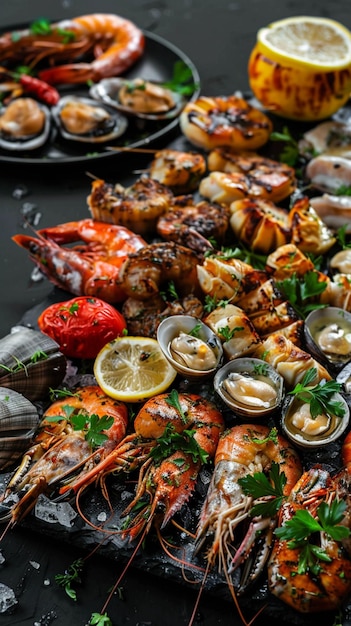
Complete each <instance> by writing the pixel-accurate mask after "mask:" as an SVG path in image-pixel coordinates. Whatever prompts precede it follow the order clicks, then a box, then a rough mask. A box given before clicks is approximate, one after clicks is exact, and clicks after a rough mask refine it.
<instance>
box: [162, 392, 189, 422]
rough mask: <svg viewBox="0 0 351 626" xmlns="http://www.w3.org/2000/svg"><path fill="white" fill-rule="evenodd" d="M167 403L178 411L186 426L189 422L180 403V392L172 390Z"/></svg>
mask: <svg viewBox="0 0 351 626" xmlns="http://www.w3.org/2000/svg"><path fill="white" fill-rule="evenodd" d="M166 402H167V404H169V406H173V407H174V408H175V409H177V411H178V413H179V415H180V417H181V420H182V422H184V424H186V423H187V422H188V419H187V416H186V414H185V413H184V411H183V409H182V407H181V404H180V401H179V394H178V391H177V390H176V389H172V391H171V392H170V393H169V394H168V397H167V398H166Z"/></svg>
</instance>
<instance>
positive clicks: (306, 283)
mask: <svg viewBox="0 0 351 626" xmlns="http://www.w3.org/2000/svg"><path fill="white" fill-rule="evenodd" d="M276 285H277V288H278V289H279V290H280V291H281V292H282V293H283V295H284V296H285V297H286V299H287V300H288V301H289V302H290V304H291V305H292V307H293V308H294V309H295V311H296V313H297V314H298V315H299V316H300V317H301V318H302V319H305V317H306V316H307V315H308V313H309V312H310V311H314V310H315V309H322V308H325V307H326V305H325V304H320V303H319V302H315V301H313V298H315V297H317V296H320V294H321V293H323V291H324V290H325V289H326V287H327V283H326V281H324V280H320V276H319V273H318V272H315V271H314V270H310V271H309V272H306V274H304V275H303V276H302V277H301V278H300V277H298V276H297V274H296V273H294V274H292V276H290V277H289V278H286V279H285V280H281V281H277V283H276Z"/></svg>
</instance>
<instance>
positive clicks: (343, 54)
mask: <svg viewBox="0 0 351 626" xmlns="http://www.w3.org/2000/svg"><path fill="white" fill-rule="evenodd" d="M257 42H258V43H259V46H260V49H261V50H262V52H265V53H266V54H269V57H270V58H271V59H273V60H275V61H277V62H279V63H286V62H289V64H290V65H292V64H296V65H297V66H299V67H300V66H302V67H308V68H310V69H316V70H318V69H319V70H320V71H323V72H325V71H332V70H335V69H337V70H340V69H343V68H344V67H348V66H349V65H351V33H350V31H349V30H348V29H347V28H345V26H343V25H342V24H339V22H336V21H335V20H331V19H328V18H324V17H307V16H299V17H288V18H286V19H284V20H279V21H277V22H273V23H272V24H269V25H268V26H267V27H265V28H261V29H260V30H259V31H258V33H257Z"/></svg>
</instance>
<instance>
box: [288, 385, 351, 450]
mask: <svg viewBox="0 0 351 626" xmlns="http://www.w3.org/2000/svg"><path fill="white" fill-rule="evenodd" d="M332 400H333V401H335V402H338V403H341V404H342V406H343V408H344V414H343V416H342V417H337V416H335V415H333V414H332V413H321V414H320V415H317V416H316V417H312V416H311V411H310V404H309V403H308V402H304V401H303V400H300V399H299V398H297V397H293V398H287V399H286V401H285V403H284V406H283V410H282V429H283V431H284V433H285V435H286V436H287V437H288V438H289V439H290V440H291V441H292V442H293V443H295V444H296V445H298V446H301V447H304V448H318V447H320V446H326V445H328V444H329V443H331V442H332V441H335V440H336V439H338V438H339V437H341V435H342V434H343V433H344V432H345V430H346V428H347V426H348V423H349V419H350V410H349V407H348V404H347V402H346V400H345V399H344V397H343V396H342V395H341V394H340V393H335V394H334V395H333V397H332Z"/></svg>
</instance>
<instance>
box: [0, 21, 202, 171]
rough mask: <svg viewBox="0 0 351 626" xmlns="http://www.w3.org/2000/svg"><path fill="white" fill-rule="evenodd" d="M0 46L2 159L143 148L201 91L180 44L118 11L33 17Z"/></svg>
mask: <svg viewBox="0 0 351 626" xmlns="http://www.w3.org/2000/svg"><path fill="white" fill-rule="evenodd" d="M96 42H98V44H97V43H96ZM94 45H95V51H94V52H93V47H94ZM43 46H45V54H43ZM0 47H1V53H0V99H1V104H0V161H4V162H14V163H24V162H25V163H28V164H46V163H49V164H50V163H51V164H58V163H64V164H65V163H75V162H77V163H80V162H82V161H92V160H96V159H103V158H108V157H111V156H112V155H115V154H116V152H115V151H114V152H112V150H111V149H112V148H116V147H120V148H122V149H126V148H127V147H132V148H137V147H143V146H147V145H148V144H150V143H151V144H152V143H153V142H154V141H160V140H161V139H163V138H164V137H166V136H167V135H169V134H170V133H171V132H172V131H173V130H174V129H175V128H176V126H177V124H178V118H179V114H180V112H181V110H182V109H183V107H184V105H185V104H186V103H187V102H188V101H189V100H190V99H191V98H192V97H196V96H197V95H198V93H199V89H200V81H199V75H198V72H197V69H196V68H195V66H194V64H193V63H192V61H191V60H190V59H189V58H188V57H187V56H186V55H185V54H184V53H183V52H182V51H180V50H178V49H177V48H176V47H175V46H173V45H172V44H171V43H169V42H167V41H165V40H163V39H162V38H160V37H158V36H157V35H154V34H153V33H149V32H144V31H142V30H141V29H140V28H138V27H137V26H136V25H135V24H134V23H132V22H130V21H129V20H126V19H123V18H121V17H119V16H117V15H110V14H92V15H86V16H81V17H77V18H74V19H72V20H64V21H61V22H57V23H52V24H51V23H49V22H48V21H46V20H44V19H39V20H37V21H35V22H33V23H32V24H30V25H18V26H14V27H13V28H12V29H11V30H9V31H6V32H5V33H2V34H0Z"/></svg>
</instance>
